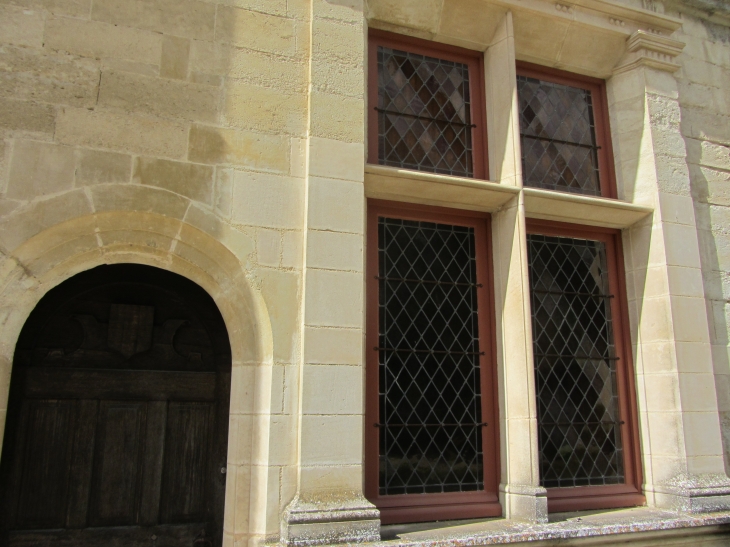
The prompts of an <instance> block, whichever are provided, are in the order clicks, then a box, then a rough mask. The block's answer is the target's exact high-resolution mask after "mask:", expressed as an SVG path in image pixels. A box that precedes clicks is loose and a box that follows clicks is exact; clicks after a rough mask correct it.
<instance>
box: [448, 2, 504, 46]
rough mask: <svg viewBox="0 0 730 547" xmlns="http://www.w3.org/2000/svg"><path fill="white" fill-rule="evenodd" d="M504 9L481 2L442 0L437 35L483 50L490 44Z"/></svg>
mask: <svg viewBox="0 0 730 547" xmlns="http://www.w3.org/2000/svg"><path fill="white" fill-rule="evenodd" d="M504 14H505V10H504V8H501V7H499V6H490V5H485V4H484V2H482V1H481V0H444V7H443V11H442V13H441V24H440V26H439V34H443V35H446V36H451V37H454V38H458V39H461V40H467V41H469V42H473V43H475V44H480V45H481V46H482V47H481V48H479V49H484V48H486V46H488V45H490V44H491V42H492V37H493V36H494V33H495V31H496V29H497V26H498V25H499V24H500V22H501V21H502V19H503V17H504Z"/></svg>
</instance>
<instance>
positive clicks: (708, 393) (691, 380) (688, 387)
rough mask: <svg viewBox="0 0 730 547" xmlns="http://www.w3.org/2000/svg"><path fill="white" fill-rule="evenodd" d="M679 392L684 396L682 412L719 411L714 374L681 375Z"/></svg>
mask: <svg viewBox="0 0 730 547" xmlns="http://www.w3.org/2000/svg"><path fill="white" fill-rule="evenodd" d="M679 390H680V392H681V394H682V411H684V412H715V411H717V396H716V394H715V377H714V374H712V372H708V373H682V374H680V375H679Z"/></svg>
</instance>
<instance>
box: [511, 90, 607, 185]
mask: <svg viewBox="0 0 730 547" xmlns="http://www.w3.org/2000/svg"><path fill="white" fill-rule="evenodd" d="M517 89H518V96H519V104H520V135H521V137H522V139H521V140H522V171H523V177H524V184H525V186H534V187H538V188H547V189H550V190H563V191H568V192H576V193H580V194H590V195H600V194H601V188H600V184H599V176H598V157H597V155H596V152H597V149H598V148H597V146H596V137H595V126H594V120H593V104H592V99H591V92H590V91H588V90H585V89H580V88H577V87H570V86H567V85H561V84H556V83H552V82H545V81H541V80H537V79H535V78H528V77H526V76H518V77H517Z"/></svg>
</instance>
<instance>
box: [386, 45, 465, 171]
mask: <svg viewBox="0 0 730 547" xmlns="http://www.w3.org/2000/svg"><path fill="white" fill-rule="evenodd" d="M376 109H377V111H378V161H379V163H380V164H381V165H390V166H393V167H403V168H406V169H416V170H419V171H429V172H432V173H442V174H446V175H457V176H462V177H472V176H474V167H473V158H472V147H473V145H472V135H471V131H472V121H471V109H470V97H469V69H468V65H466V64H463V63H457V62H454V61H446V60H443V59H436V58H434V57H426V56H424V55H419V54H416V53H409V52H406V51H400V50H397V49H392V48H389V47H384V46H378V105H377V107H376Z"/></svg>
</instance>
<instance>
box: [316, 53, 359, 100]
mask: <svg viewBox="0 0 730 547" xmlns="http://www.w3.org/2000/svg"><path fill="white" fill-rule="evenodd" d="M312 87H313V88H314V89H315V90H317V91H319V92H321V93H329V94H335V95H346V96H348V97H355V98H362V97H363V94H364V91H365V88H366V87H365V71H364V69H363V68H362V66H352V65H344V64H339V63H330V62H326V61H323V60H322V59H321V58H315V59H313V60H312Z"/></svg>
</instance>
